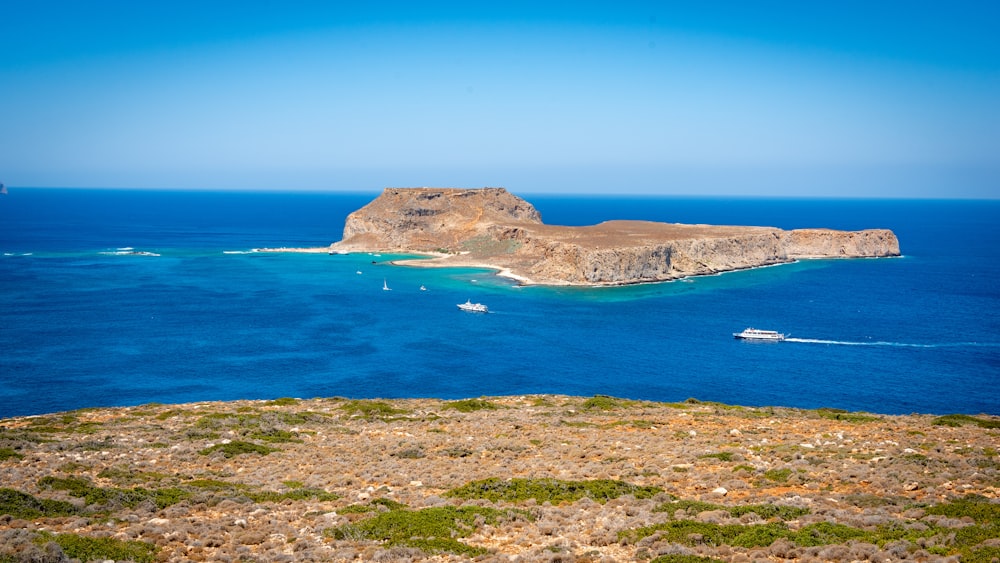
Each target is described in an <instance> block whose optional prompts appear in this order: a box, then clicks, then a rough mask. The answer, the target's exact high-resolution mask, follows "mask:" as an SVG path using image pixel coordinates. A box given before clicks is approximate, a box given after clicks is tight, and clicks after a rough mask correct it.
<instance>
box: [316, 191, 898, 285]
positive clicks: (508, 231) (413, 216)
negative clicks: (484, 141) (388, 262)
mask: <svg viewBox="0 0 1000 563" xmlns="http://www.w3.org/2000/svg"><path fill="white" fill-rule="evenodd" d="M329 250H330V252H334V253H349V252H398V253H418V254H430V255H433V256H434V257H433V258H431V259H429V260H419V261H408V262H406V263H408V264H411V265H421V266H482V267H487V268H492V269H495V270H499V271H500V272H501V274H502V275H507V276H509V277H512V278H515V279H518V280H520V281H521V282H522V283H526V284H527V283H536V284H545V285H591V286H601V285H625V284H635V283H648V282H660V281H669V280H675V279H679V278H684V277H688V276H698V275H706V274H716V273H720V272H727V271H732V270H741V269H746V268H754V267H759V266H767V265H772V264H781V263H786V262H792V261H795V260H799V259H803V258H851V257H885V256H899V241H898V240H897V239H896V236H895V235H894V234H893V233H892V231H889V230H886V229H871V230H863V231H835V230H830V229H796V230H791V231H786V230H782V229H778V228H774V227H745V226H718V225H683V224H676V223H659V222H650V221H622V220H618V221H607V222H604V223H600V224H598V225H592V226H586V227H567V226H557V225H546V224H544V223H543V222H542V218H541V215H540V214H539V213H538V211H537V210H536V209H535V208H534V207H533V206H532V205H531V204H530V203H528V202H527V201H525V200H523V199H521V198H519V197H517V196H515V195H513V194H511V193H509V192H508V191H507V190H505V189H504V188H480V189H458V188H386V189H385V191H383V193H382V194H381V195H380V196H379V197H378V198H376V199H375V200H374V201H372V202H371V203H369V204H368V205H366V206H364V207H362V208H361V209H359V210H357V211H355V212H353V213H351V214H350V215H349V216H348V217H347V221H346V223H345V226H344V234H343V238H342V240H341V241H339V242H336V243H334V244H332V245H331V246H330V249H329Z"/></svg>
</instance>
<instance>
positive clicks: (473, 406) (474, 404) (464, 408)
mask: <svg viewBox="0 0 1000 563" xmlns="http://www.w3.org/2000/svg"><path fill="white" fill-rule="evenodd" d="M444 408H446V409H455V410H457V411H458V412H473V411H482V410H496V409H499V408H500V405H498V404H496V403H492V402H490V401H487V400H486V399H463V400H461V401H451V402H449V403H445V405H444Z"/></svg>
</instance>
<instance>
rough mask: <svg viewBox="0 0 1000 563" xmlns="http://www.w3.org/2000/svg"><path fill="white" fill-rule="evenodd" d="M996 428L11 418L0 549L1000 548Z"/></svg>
mask: <svg viewBox="0 0 1000 563" xmlns="http://www.w3.org/2000/svg"><path fill="white" fill-rule="evenodd" d="M998 428H1000V419H998V418H997V417H991V416H977V417H972V416H965V415H950V416H937V417H936V416H930V415H907V416H885V415H878V414H870V413H850V412H843V411H837V410H830V409H818V410H797V409H786V408H770V407H737V406H732V405H721V404H718V403H708V402H699V401H697V400H694V399H688V400H686V401H684V402H683V403H658V402H649V401H634V400H628V399H619V398H613V397H607V396H595V397H590V398H586V397H569V396H561V395H526V396H507V397H480V398H476V399H465V400H453V401H444V400H439V399H408V400H402V399H396V400H349V399H342V398H317V399H306V400H298V399H292V398H282V399H277V400H274V401H238V402H232V403H207V402H203V403H191V404H183V405H165V404H148V405H142V406H136V407H123V408H94V409H82V410H78V411H72V412H65V413H56V414H51V415H44V416H32V417H18V418H7V419H0V561H4V562H7V561H11V562H40V561H70V559H76V560H84V561H105V560H117V561H126V560H127V561H136V562H137V563H143V562H149V563H152V562H154V561H162V562H171V563H172V562H178V563H180V562H185V563H186V562H192V561H234V562H235V561H248V562H249V561H261V562H263V561H268V562H282V561H295V562H321V561H322V562H334V561H411V562H413V561H435V562H443V561H453V562H455V561H480V562H486V561H489V562H496V563H499V562H514V561H517V562H535V561H537V562H548V563H552V562H554V561H580V562H594V563H597V562H607V561H729V562H735V561H747V562H749V561H770V562H775V563H777V562H785V563H793V562H798V563H803V562H813V561H816V562H819V561H823V562H831V561H834V562H840V561H844V562H848V561H901V560H906V561H958V560H959V558H961V560H962V561H990V560H991V558H992V557H996V556H998V555H1000V549H998V546H997V542H996V538H997V537H1000V536H998V532H1000V504H997V496H998V493H1000V457H998V456H997V451H996V448H997V441H996V434H997V429H998ZM661 556H662V557H664V559H656V558H657V557H661ZM670 556H673V557H675V558H669V557H670ZM700 558H703V559H700Z"/></svg>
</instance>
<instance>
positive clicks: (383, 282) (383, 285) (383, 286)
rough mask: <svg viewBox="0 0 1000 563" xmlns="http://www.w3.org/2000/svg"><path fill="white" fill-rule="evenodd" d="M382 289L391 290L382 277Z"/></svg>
mask: <svg viewBox="0 0 1000 563" xmlns="http://www.w3.org/2000/svg"><path fill="white" fill-rule="evenodd" d="M382 291H392V289H391V288H390V287H389V284H388V283H386V281H385V278H382Z"/></svg>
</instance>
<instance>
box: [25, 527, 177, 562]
mask: <svg viewBox="0 0 1000 563" xmlns="http://www.w3.org/2000/svg"><path fill="white" fill-rule="evenodd" d="M35 541H36V542H37V543H38V544H39V545H45V544H47V543H49V542H50V541H51V542H55V543H57V544H59V547H61V548H62V551H63V553H65V554H66V555H67V556H68V557H70V558H71V559H79V560H80V561H83V562H84V563H86V562H87V561H107V560H112V561H134V562H136V563H153V561H156V553H157V551H158V549H157V547H156V546H155V545H153V544H151V543H146V542H141V541H122V540H116V539H114V538H92V537H87V536H79V535H76V534H51V533H45V532H43V533H42V534H39V536H38V539H37V540H35Z"/></svg>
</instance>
